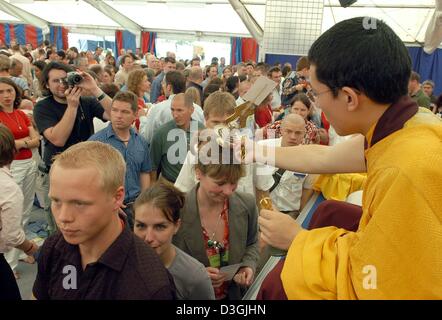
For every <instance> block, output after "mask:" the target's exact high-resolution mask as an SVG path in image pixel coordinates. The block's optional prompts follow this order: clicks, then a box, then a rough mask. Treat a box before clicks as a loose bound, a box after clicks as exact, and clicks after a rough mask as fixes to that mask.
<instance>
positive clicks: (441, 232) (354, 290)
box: [281, 168, 442, 299]
mask: <svg viewBox="0 0 442 320" xmlns="http://www.w3.org/2000/svg"><path fill="white" fill-rule="evenodd" d="M411 176H416V175H411ZM434 183H436V182H434ZM437 183H440V181H438V182H437ZM432 188H433V189H432ZM434 188H435V185H434V184H433V183H432V182H431V181H426V183H423V181H413V180H411V179H409V177H408V175H407V174H406V173H404V172H400V170H399V169H396V168H383V169H382V170H379V171H378V172H377V173H376V172H375V173H374V174H373V175H372V176H371V177H370V178H369V179H367V185H366V189H365V191H364V192H365V193H364V199H363V208H364V209H363V216H362V218H361V222H360V225H359V230H358V231H357V232H348V231H345V230H343V229H337V228H335V227H327V228H321V229H316V230H311V231H302V232H301V233H299V234H298V236H297V237H296V238H295V240H294V241H293V243H292V245H291V247H290V249H289V252H288V255H287V258H286V261H285V263H284V268H283V270H282V273H281V280H282V282H283V286H284V290H285V292H286V294H287V297H288V298H289V299H440V298H442V250H441V245H442V224H441V221H442V208H441V200H442V199H441V195H440V194H438V193H435V192H432V190H433V191H434Z"/></svg>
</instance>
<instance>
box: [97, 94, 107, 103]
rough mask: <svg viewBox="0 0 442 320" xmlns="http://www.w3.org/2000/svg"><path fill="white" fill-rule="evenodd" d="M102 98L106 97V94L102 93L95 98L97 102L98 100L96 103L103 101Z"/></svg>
mask: <svg viewBox="0 0 442 320" xmlns="http://www.w3.org/2000/svg"><path fill="white" fill-rule="evenodd" d="M104 97H106V94H105V93H104V92H102V93H101V94H100V95H99V96H98V97H97V100H98V101H101V100H103V99H104Z"/></svg>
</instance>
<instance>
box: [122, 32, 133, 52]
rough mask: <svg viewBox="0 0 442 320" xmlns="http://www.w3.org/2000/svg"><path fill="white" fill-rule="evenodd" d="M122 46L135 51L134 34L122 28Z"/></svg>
mask: <svg viewBox="0 0 442 320" xmlns="http://www.w3.org/2000/svg"><path fill="white" fill-rule="evenodd" d="M123 48H124V49H126V50H127V49H132V52H133V53H135V50H136V42H135V35H134V34H133V33H132V32H129V31H126V30H123Z"/></svg>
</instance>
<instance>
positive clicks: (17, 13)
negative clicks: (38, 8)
mask: <svg viewBox="0 0 442 320" xmlns="http://www.w3.org/2000/svg"><path fill="white" fill-rule="evenodd" d="M0 10H2V11H4V12H6V13H7V14H9V15H11V16H14V17H16V18H17V19H18V20H20V21H21V22H24V23H26V24H31V25H33V26H36V27H38V28H40V29H42V30H43V33H49V22H48V21H46V20H43V19H41V18H39V17H37V16H35V15H33V14H32V13H29V12H27V11H25V10H23V9H20V8H19V7H16V6H14V5H12V4H10V3H9V2H6V1H5V0H0Z"/></svg>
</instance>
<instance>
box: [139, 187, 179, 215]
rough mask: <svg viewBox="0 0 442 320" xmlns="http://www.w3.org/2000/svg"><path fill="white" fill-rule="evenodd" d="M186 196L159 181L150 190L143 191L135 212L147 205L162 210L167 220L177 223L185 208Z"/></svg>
mask: <svg viewBox="0 0 442 320" xmlns="http://www.w3.org/2000/svg"><path fill="white" fill-rule="evenodd" d="M184 198H185V194H184V193H183V192H181V191H180V190H178V189H177V188H176V187H175V186H174V185H173V184H171V183H168V182H163V181H158V182H156V183H155V184H154V185H152V186H151V187H150V188H149V189H147V190H145V191H143V192H142V193H141V194H140V195H139V196H138V198H137V200H136V201H135V204H134V210H135V211H137V209H138V208H139V207H140V206H142V205H144V204H147V203H150V204H151V205H152V206H153V207H155V208H157V209H159V210H161V211H162V212H163V213H164V215H165V216H166V218H167V220H169V221H170V222H173V223H177V221H178V220H179V219H180V210H181V209H182V208H183V206H184Z"/></svg>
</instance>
